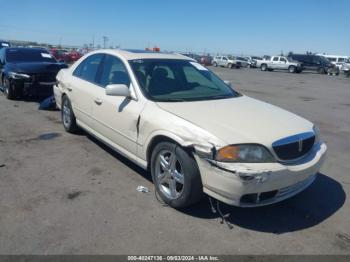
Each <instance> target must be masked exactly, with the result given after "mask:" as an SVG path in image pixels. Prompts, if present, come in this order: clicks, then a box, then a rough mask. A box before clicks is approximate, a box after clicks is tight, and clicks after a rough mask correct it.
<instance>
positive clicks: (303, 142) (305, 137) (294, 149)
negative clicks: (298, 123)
mask: <svg viewBox="0 0 350 262" xmlns="http://www.w3.org/2000/svg"><path fill="white" fill-rule="evenodd" d="M314 143H315V135H314V133H303V134H300V135H296V136H293V137H289V138H285V139H282V140H279V141H277V142H275V143H274V144H273V145H272V147H273V150H274V151H275V153H276V155H277V157H278V158H279V159H280V160H294V159H297V158H300V157H302V156H304V155H306V154H307V153H309V152H310V150H311V148H312V147H313V145H314Z"/></svg>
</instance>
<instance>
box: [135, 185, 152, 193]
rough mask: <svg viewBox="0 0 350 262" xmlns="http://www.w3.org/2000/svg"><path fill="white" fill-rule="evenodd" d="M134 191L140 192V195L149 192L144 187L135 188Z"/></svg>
mask: <svg viewBox="0 0 350 262" xmlns="http://www.w3.org/2000/svg"><path fill="white" fill-rule="evenodd" d="M136 190H137V191H139V192H142V193H148V192H149V189H148V188H147V187H145V186H138V187H137V188H136Z"/></svg>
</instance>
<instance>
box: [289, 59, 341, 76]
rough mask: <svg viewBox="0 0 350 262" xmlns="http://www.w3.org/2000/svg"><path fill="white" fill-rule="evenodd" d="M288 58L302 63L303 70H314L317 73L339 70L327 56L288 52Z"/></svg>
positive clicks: (337, 71) (335, 72)
mask: <svg viewBox="0 0 350 262" xmlns="http://www.w3.org/2000/svg"><path fill="white" fill-rule="evenodd" d="M288 57H289V58H291V59H292V60H294V61H298V62H299V63H301V64H302V67H304V69H305V70H312V71H316V72H318V73H319V74H327V73H329V74H337V75H338V74H339V70H338V69H337V67H336V66H335V65H333V64H332V63H331V62H330V61H329V60H328V59H327V58H325V57H323V56H319V55H312V54H302V55H299V54H289V55H288Z"/></svg>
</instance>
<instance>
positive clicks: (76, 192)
mask: <svg viewBox="0 0 350 262" xmlns="http://www.w3.org/2000/svg"><path fill="white" fill-rule="evenodd" d="M80 194H81V192H80V191H73V192H71V193H68V195H67V198H68V199H70V200H72V199H74V198H77V197H78V196H79V195H80Z"/></svg>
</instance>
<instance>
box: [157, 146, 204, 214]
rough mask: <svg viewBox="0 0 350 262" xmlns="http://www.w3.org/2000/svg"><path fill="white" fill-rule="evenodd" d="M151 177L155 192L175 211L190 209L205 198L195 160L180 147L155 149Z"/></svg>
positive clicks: (159, 147)
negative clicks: (175, 209) (176, 209)
mask: <svg viewBox="0 0 350 262" xmlns="http://www.w3.org/2000/svg"><path fill="white" fill-rule="evenodd" d="M151 174H152V179H153V183H154V186H155V190H157V193H158V194H159V196H160V197H161V198H162V199H163V201H164V202H165V203H167V204H168V205H169V206H171V207H173V208H184V207H188V206H191V205H193V204H195V203H197V202H199V201H200V200H201V198H202V196H203V189H202V188H203V186H202V181H201V176H200V173H199V169H198V166H197V163H196V160H195V159H194V158H193V156H192V155H190V153H188V152H186V151H185V150H184V149H183V148H182V147H181V146H179V145H177V144H174V143H170V142H161V143H159V144H158V145H156V147H155V148H154V150H153V151H152V156H151Z"/></svg>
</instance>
